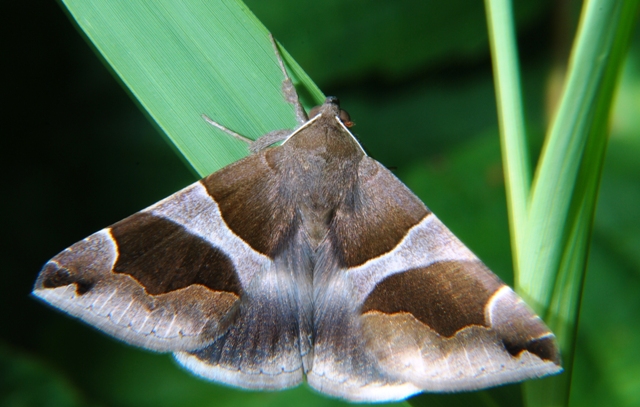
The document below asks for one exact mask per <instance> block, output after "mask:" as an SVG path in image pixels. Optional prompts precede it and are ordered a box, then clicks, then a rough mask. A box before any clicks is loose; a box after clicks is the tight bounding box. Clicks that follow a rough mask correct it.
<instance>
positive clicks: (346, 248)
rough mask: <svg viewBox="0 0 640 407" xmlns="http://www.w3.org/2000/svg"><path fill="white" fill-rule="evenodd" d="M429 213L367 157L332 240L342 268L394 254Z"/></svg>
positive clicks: (333, 228)
mask: <svg viewBox="0 0 640 407" xmlns="http://www.w3.org/2000/svg"><path fill="white" fill-rule="evenodd" d="M429 213H431V212H430V211H429V210H428V209H427V208H426V207H425V206H424V204H423V203H422V202H421V201H420V199H419V198H418V197H416V196H415V195H414V194H413V193H412V192H411V191H410V190H409V189H408V188H407V187H406V186H405V185H404V184H403V183H402V182H400V180H398V179H397V178H396V177H395V176H394V175H393V174H391V173H390V172H389V171H388V170H387V169H385V168H384V167H382V165H381V164H379V163H378V162H376V161H375V160H373V159H371V158H368V157H365V158H363V159H362V161H361V163H360V167H359V168H358V184H357V188H356V190H355V191H354V193H353V196H352V197H351V199H348V200H346V201H345V202H344V203H343V204H342V205H341V206H340V207H339V208H338V209H337V211H336V213H335V217H334V219H333V223H332V225H331V227H330V235H329V236H330V238H331V240H332V242H333V245H334V247H335V248H336V250H337V254H338V256H339V258H340V260H341V262H342V264H341V265H342V266H345V267H355V266H359V265H361V264H363V263H365V262H366V261H368V260H370V259H372V258H375V257H378V256H380V255H382V254H384V253H387V252H389V251H391V250H392V249H393V248H394V247H396V246H397V245H398V243H400V241H401V240H402V239H403V238H404V237H405V236H406V234H407V232H408V231H409V229H411V228H412V227H413V226H415V225H416V224H418V223H419V222H420V221H421V220H422V219H423V218H424V217H425V216H427V215H428V214H429Z"/></svg>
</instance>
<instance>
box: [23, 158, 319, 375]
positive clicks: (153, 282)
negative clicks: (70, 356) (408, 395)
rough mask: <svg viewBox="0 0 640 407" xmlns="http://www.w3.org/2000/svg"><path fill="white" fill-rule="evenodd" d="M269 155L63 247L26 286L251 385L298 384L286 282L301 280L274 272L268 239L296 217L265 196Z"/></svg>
mask: <svg viewBox="0 0 640 407" xmlns="http://www.w3.org/2000/svg"><path fill="white" fill-rule="evenodd" d="M267 153H268V151H267V152H263V153H259V154H254V155H252V156H249V157H247V158H246V159H244V160H241V161H239V162H237V163H234V164H232V165H230V166H228V167H225V168H224V169H222V170H220V171H218V172H216V173H214V174H212V175H210V176H209V177H207V178H205V179H203V180H201V181H199V182H196V183H194V184H192V185H191V186H189V187H187V188H185V189H183V190H182V191H179V192H177V193H176V194H174V195H171V196H170V197H168V198H166V199H165V200H163V201H161V202H159V203H157V204H155V205H153V206H151V207H149V208H147V209H145V210H143V211H141V212H139V213H137V214H135V215H133V216H131V217H129V218H126V219H124V220H123V221H121V222H118V223H116V224H114V225H112V226H111V227H108V228H105V229H103V230H101V231H99V232H98V233H96V234H94V235H92V236H90V237H88V238H86V239H84V240H82V241H80V242H78V243H76V244H75V245H73V246H71V247H70V248H68V249H66V250H65V251H63V252H62V253H60V254H58V255H57V256H56V257H54V258H53V259H51V260H50V261H49V262H48V263H47V264H46V265H45V267H44V268H43V270H42V272H41V274H40V276H39V277H38V280H37V281H36V285H35V288H34V294H35V295H36V296H38V297H39V298H41V299H43V300H45V301H47V302H49V303H50V304H52V305H54V306H56V307H58V308H60V309H62V310H64V311H66V312H68V313H69V314H71V315H73V316H76V317H78V318H80V319H82V320H84V321H86V322H88V323H90V324H92V325H94V326H96V327H97V328H98V329H101V330H103V331H105V332H107V333H109V334H111V335H113V336H115V337H117V338H119V339H122V340H124V341H125V342H128V343H131V344H134V345H138V346H142V347H145V348H148V349H152V350H156V351H177V352H179V354H178V355H177V357H178V360H179V361H181V362H182V363H183V364H185V365H186V366H187V367H188V368H190V369H192V370H194V371H195V372H196V373H198V374H200V375H202V376H205V377H208V378H211V379H215V380H219V381H223V382H225V383H229V384H234V385H239V386H243V387H257V388H262V387H272V388H277V387H283V386H290V385H293V384H295V383H297V382H299V381H300V380H301V378H302V360H301V356H300V355H301V351H300V347H301V344H300V329H299V318H300V317H299V316H298V315H299V314H300V312H303V311H300V310H299V309H298V308H299V304H300V300H299V295H298V294H297V293H296V292H293V291H292V288H294V287H295V286H296V285H297V284H301V285H304V282H303V281H301V280H300V279H298V280H295V281H294V278H295V276H292V275H291V274H290V273H289V274H287V273H284V272H282V270H283V266H282V262H283V261H282V260H278V258H279V257H278V255H277V253H276V249H275V248H278V249H280V248H281V247H282V245H271V243H270V242H271V241H270V240H269V238H268V237H269V236H281V240H280V241H282V240H285V238H286V237H289V233H290V232H289V231H291V230H295V224H294V219H293V218H292V217H287V214H286V212H287V211H289V213H293V209H292V208H287V207H286V205H283V204H282V203H280V202H276V201H274V199H276V198H277V195H278V194H277V192H276V190H277V189H278V188H279V183H278V182H277V181H273V180H274V179H277V177H276V176H275V175H277V174H274V173H273V171H275V170H274V168H272V167H270V166H269V165H268V163H267V161H266V156H267ZM247 199H249V200H250V201H253V202H259V205H257V206H253V207H252V206H251V205H250V204H247V202H246V200H247ZM274 212H278V214H279V215H280V218H279V219H280V221H273V218H272V217H271V216H272V215H273V213H274ZM247 224H248V225H250V226H251V228H252V229H251V230H248V229H246V225H247ZM243 227H244V229H242V228H243ZM247 233H248V234H247ZM252 236H253V237H252ZM276 243H278V241H276ZM298 257H299V256H298ZM295 261H297V262H298V263H300V264H301V263H303V260H302V259H300V258H296V260H295ZM301 271H302V270H301ZM307 286H309V287H310V282H307ZM301 291H302V292H304V287H303V289H302V290H301ZM307 301H310V299H307ZM306 329H307V330H308V328H306ZM305 346H306V347H307V349H308V348H309V345H308V344H306V345H305ZM212 349H217V350H220V352H222V357H220V356H219V355H218V356H216V355H213V353H215V352H213V351H212ZM252 350H253V353H252ZM220 352H219V353H220ZM256 352H257V353H259V352H263V354H262V357H256ZM283 368H284V369H285V370H286V372H287V375H286V376H287V378H286V380H283V379H282V377H283V375H282V374H281V373H282V372H283ZM212 372H217V373H212ZM220 372H222V373H220Z"/></svg>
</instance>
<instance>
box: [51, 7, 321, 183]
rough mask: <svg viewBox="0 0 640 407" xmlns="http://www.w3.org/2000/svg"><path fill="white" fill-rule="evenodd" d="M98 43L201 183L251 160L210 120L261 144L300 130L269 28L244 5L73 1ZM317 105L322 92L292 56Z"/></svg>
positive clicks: (299, 81) (84, 27) (302, 85)
mask: <svg viewBox="0 0 640 407" xmlns="http://www.w3.org/2000/svg"><path fill="white" fill-rule="evenodd" d="M63 2H64V4H65V5H66V7H67V8H68V10H69V12H70V13H71V15H72V16H73V18H74V19H75V20H76V22H77V23H78V25H79V26H80V28H81V29H82V30H83V31H84V32H85V34H86V35H87V37H88V38H89V39H90V41H91V43H92V44H93V45H94V46H95V47H96V49H97V50H98V51H99V52H100V54H102V56H103V57H104V59H105V60H106V61H107V63H108V64H109V66H110V67H111V68H112V69H113V70H114V72H115V73H116V74H117V75H118V77H119V78H120V79H121V80H122V82H123V83H124V84H125V85H126V87H127V88H128V89H129V91H130V92H131V93H132V94H133V96H134V97H135V99H136V100H137V101H138V102H139V103H140V105H141V107H142V108H143V109H144V111H146V112H147V113H148V114H149V116H151V118H152V119H153V120H154V121H155V122H156V123H157V124H158V126H159V127H160V129H161V130H162V131H163V132H164V134H165V135H166V136H167V137H168V138H169V140H170V141H171V143H172V144H173V145H174V146H175V147H176V149H177V150H178V151H179V152H180V153H181V154H182V155H183V156H184V157H185V158H186V160H187V161H188V162H189V163H190V165H191V166H192V167H193V168H194V169H195V170H196V172H197V173H198V174H200V175H201V176H204V175H208V174H209V173H211V172H213V171H215V170H217V169H219V168H221V167H223V166H224V165H227V164H229V163H231V162H233V161H235V160H237V159H238V158H240V157H242V156H243V155H246V154H247V149H246V146H245V145H244V144H243V143H242V142H239V141H238V140H235V139H233V138H231V137H229V136H227V135H226V134H224V133H222V132H220V131H219V130H217V129H214V128H213V127H212V126H210V125H208V124H206V123H205V122H204V121H203V120H202V118H201V115H202V114H207V115H208V116H209V117H211V118H212V119H214V120H216V121H218V122H219V123H221V124H224V125H225V126H227V127H229V128H231V129H233V130H235V131H237V132H239V133H241V134H244V135H246V136H248V137H249V138H253V139H255V138H257V137H259V136H261V135H262V134H265V133H267V132H269V131H271V130H276V129H282V128H290V127H293V126H294V125H295V124H296V123H295V116H294V113H293V109H292V106H291V105H290V104H288V103H287V102H285V101H284V99H283V97H282V93H281V83H282V79H283V78H282V73H281V72H280V69H279V67H278V65H277V63H276V58H275V54H274V52H273V48H272V46H271V43H270V42H269V38H268V32H267V29H266V28H265V27H264V26H263V25H262V24H261V23H260V22H259V21H258V20H257V19H256V17H255V16H254V15H253V14H252V13H251V11H250V10H249V9H248V8H247V7H246V6H245V5H244V4H243V3H242V2H241V1H238V0H193V1H188V2H171V1H158V2H136V1H128V0H96V1H84V0H63ZM286 61H287V62H288V64H289V66H291V67H292V71H293V72H294V73H295V75H294V80H296V81H297V85H298V86H299V87H300V88H301V89H304V90H306V91H305V92H304V94H305V95H309V98H308V99H309V100H310V101H311V103H313V102H316V103H318V102H322V100H323V97H322V93H321V92H320V91H319V90H318V88H317V87H316V86H315V85H314V84H313V83H312V82H311V80H310V79H309V78H308V77H307V76H306V74H304V72H302V70H301V69H300V68H299V67H298V66H297V64H296V63H295V62H294V61H293V60H292V59H291V58H290V57H288V55H287V56H286Z"/></svg>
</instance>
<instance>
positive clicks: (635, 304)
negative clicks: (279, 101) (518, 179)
mask: <svg viewBox="0 0 640 407" xmlns="http://www.w3.org/2000/svg"><path fill="white" fill-rule="evenodd" d="M516 3H517V5H516V14H517V16H518V36H519V45H520V53H521V65H522V70H523V85H524V92H525V96H526V103H525V105H526V108H527V119H528V128H529V130H530V136H531V139H532V142H531V145H532V151H534V152H536V151H537V149H538V148H539V147H540V144H541V140H542V136H543V132H544V128H545V126H546V122H545V120H546V115H547V114H546V111H547V110H546V103H547V100H548V99H547V98H548V97H549V89H550V87H549V83H550V72H552V71H553V69H555V68H558V67H559V65H558V62H562V61H565V60H566V55H567V52H568V45H569V44H570V41H571V37H572V35H573V30H574V29H575V22H576V19H577V11H578V7H576V5H575V4H573V3H576V2H573V3H571V2H568V3H566V2H551V1H538V0H530V1H517V2H516ZM247 4H248V5H249V7H250V8H251V9H252V10H253V11H254V12H255V13H256V14H257V16H258V17H259V18H260V19H261V20H262V21H263V23H264V24H265V25H266V26H267V28H268V29H269V30H271V31H272V32H273V33H274V35H275V36H276V37H277V38H278V40H279V41H280V42H281V43H282V44H283V45H284V47H285V48H287V50H288V51H289V52H290V53H291V54H292V55H293V57H294V58H296V59H297V61H298V62H299V63H300V64H301V65H302V67H303V68H304V69H305V70H306V71H307V72H308V73H309V74H310V76H311V77H312V78H313V79H314V80H315V81H316V83H317V84H318V85H319V86H320V88H321V89H322V90H323V91H324V92H325V94H327V95H336V96H339V97H340V99H341V101H342V105H343V107H344V108H345V109H347V110H348V111H349V112H350V113H351V117H352V119H353V120H354V121H355V122H356V124H357V125H356V127H355V128H354V130H355V132H356V134H357V135H359V137H360V139H361V141H362V142H363V144H364V145H365V146H366V148H367V149H368V150H369V152H370V153H371V155H373V156H374V157H375V158H377V159H378V160H380V161H382V162H383V163H384V164H385V165H387V166H389V167H393V168H395V172H396V174H397V175H398V176H399V177H401V178H402V179H403V180H404V181H405V182H406V183H407V184H408V185H409V186H410V187H411V188H412V189H413V190H414V191H415V192H416V193H417V194H418V195H419V196H421V198H422V199H423V200H424V201H425V202H426V204H427V205H428V206H429V207H430V208H431V209H432V210H433V211H434V212H436V213H437V214H438V216H439V217H440V218H441V219H442V220H443V221H444V222H445V223H446V224H447V225H448V226H449V227H450V228H451V229H452V230H453V231H454V232H455V233H456V234H458V235H459V236H460V237H461V238H462V240H463V241H464V242H466V243H467V244H468V245H469V246H470V247H471V248H472V250H474V251H475V252H476V253H477V254H478V255H479V256H480V257H481V258H482V259H483V260H484V261H485V262H486V263H487V264H488V265H489V266H490V267H491V268H492V269H494V270H495V271H496V272H497V273H498V274H500V275H501V277H502V278H503V279H505V280H506V281H508V282H511V279H512V277H511V260H510V257H509V238H508V227H507V217H506V206H505V203H504V184H503V181H502V173H501V171H502V169H501V164H500V151H499V145H498V137H497V121H496V111H495V100H494V96H493V82H492V78H491V65H490V56H489V53H488V46H487V38H486V37H487V34H486V22H485V17H484V10H483V4H482V2H481V1H464V0H457V1H449V2H442V1H440V2H432V1H429V2H417V1H415V2H403V1H398V2H380V1H337V0H336V1H333V0H332V1H324V2H308V1H292V0H287V1H282V0H279V1H275V0H274V1H269V2H265V1H260V0H252V1H249V2H247ZM2 16H3V17H4V21H3V28H4V30H5V35H4V36H3V38H4V44H5V45H4V47H3V48H4V53H3V56H4V58H3V62H4V64H3V66H4V70H5V75H4V85H3V87H4V89H5V91H4V92H3V96H4V97H3V99H4V101H5V103H4V107H3V109H2V115H3V119H2V126H3V130H2V134H3V137H2V150H1V151H2V186H3V188H2V191H3V192H2V208H1V209H2V226H3V228H2V232H3V233H2V239H3V240H2V254H3V258H2V277H3V280H2V283H0V407H4V406H41V405H43V406H44V405H52V406H58V405H59V406H65V405H69V406H72V405H100V406H120V405H122V406H144V405H149V406H151V405H153V406H191V405H193V406H196V405H197V406H205V405H207V406H208V405H211V406H223V405H224V406H226V405H254V406H263V405H283V404H287V403H291V405H294V404H295V405H300V403H302V404H303V405H321V404H322V405H330V404H333V403H334V402H333V401H331V400H328V399H325V398H323V397H321V396H316V395H315V394H313V393H312V392H311V391H309V390H308V389H306V388H305V387H301V388H298V389H296V390H292V391H289V392H287V393H286V395H284V396H282V395H281V394H280V393H245V392H241V391H236V390H228V389H226V388H224V387H220V386H217V385H213V384H209V383H205V382H203V381H200V380H198V379H195V378H193V377H192V376H191V375H190V374H188V373H186V372H184V371H183V370H182V369H180V368H179V367H177V365H176V364H175V363H173V362H172V361H171V358H170V357H169V356H166V355H164V356H163V355H156V354H152V353H149V352H145V351H140V350H137V349H134V348H131V347H128V346H126V345H123V344H121V343H119V342H117V341H115V340H112V339H110V338H108V337H106V336H105V335H102V334H100V333H99V332H97V331H95V330H94V329H92V328H90V327H88V326H86V325H84V324H81V323H78V322H77V321H74V320H72V319H70V318H67V317H65V316H64V315H62V314H60V313H58V312H56V311H54V310H52V309H49V308H48V307H46V306H45V305H43V304H41V303H39V302H37V301H35V300H34V299H33V298H31V297H29V292H30V290H31V287H32V284H33V282H34V280H35V277H36V275H37V273H38V271H39V269H40V267H41V266H42V264H44V262H46V260H48V259H49V258H50V257H52V256H53V255H55V254H56V253H58V252H59V251H61V250H62V249H64V248H65V247H67V246H69V245H70V244H72V243H74V242H76V241H78V240H80V239H82V238H84V237H86V236H87V235H89V234H91V233H93V232H95V231H96V230H98V229H101V228H102V227H104V226H106V225H109V224H111V223H113V222H115V221H117V220H120V219H122V218H124V217H126V216H128V215H130V214H132V213H133V212H136V211H138V210H140V209H142V208H144V207H145V206H147V205H150V204H152V203H154V202H155V201H157V200H159V199H161V198H163V197H165V196H167V195H169V194H171V193H172V192H175V191H176V190H178V189H180V188H181V187H184V186H185V185H187V184H189V183H191V182H193V181H194V180H195V179H196V178H195V176H194V175H193V174H192V173H191V172H190V170H189V169H187V168H186V167H185V166H184V164H183V163H182V161H181V160H180V158H178V157H177V156H176V155H175V154H174V152H173V150H172V149H171V148H170V147H169V146H168V145H167V144H166V142H165V141H164V139H163V138H162V137H160V136H159V135H158V134H157V132H156V130H155V128H154V127H153V125H152V124H150V123H149V122H148V121H147V119H146V118H145V116H144V114H142V113H141V112H140V111H139V110H138V108H137V107H136V104H135V103H134V102H133V101H132V100H130V98H129V97H128V95H127V93H126V91H124V90H123V89H122V88H121V87H120V85H119V83H118V81H117V80H116V79H114V78H113V77H112V76H111V74H110V73H109V70H108V69H107V68H105V66H103V64H102V63H101V61H100V59H99V58H98V57H97V56H96V55H95V53H94V52H93V50H92V48H91V46H89V45H88V44H87V43H86V42H85V41H84V40H83V37H82V35H81V34H80V33H79V32H77V31H76V30H75V28H74V24H73V23H72V22H71V21H70V20H69V19H68V18H67V16H66V14H65V12H64V11H63V9H62V8H61V7H60V6H59V5H58V4H57V3H55V2H53V1H38V2H36V1H24V2H11V3H6V5H3V13H2ZM636 34H638V33H636ZM635 37H636V38H635V42H634V43H633V44H632V49H631V55H630V58H631V60H632V62H633V63H635V65H633V66H635V68H640V38H639V37H640V36H639V35H636V36H635ZM629 71H630V72H629V73H628V75H627V76H626V82H625V86H627V87H628V88H627V93H624V92H623V94H624V95H626V99H624V103H625V105H624V106H621V107H620V108H619V109H618V111H620V112H621V113H620V115H619V116H616V117H617V118H618V120H617V121H615V122H614V124H613V126H612V134H613V135H612V138H611V143H610V148H609V152H608V157H607V162H606V165H605V172H604V174H603V184H602V191H601V197H600V203H599V207H598V214H597V218H596V221H595V229H594V234H593V246H592V255H591V258H590V263H589V272H588V275H587V280H586V287H585V296H584V302H583V308H582V311H583V313H582V318H581V324H580V331H579V335H578V348H577V360H576V370H575V381H574V387H573V389H572V405H575V406H601V405H607V406H634V405H639V404H640V352H639V351H638V349H637V348H638V344H640V215H639V210H640V158H638V157H639V156H640V126H639V125H638V116H640V69H636V70H633V69H629ZM629 89H635V90H637V91H638V92H639V93H637V94H635V97H634V96H633V95H634V94H633V92H631V96H629ZM517 391H518V388H517V386H510V388H508V389H506V390H505V391H498V392H492V393H490V396H488V397H497V398H501V397H509V396H510V395H511V396H512V397H513V395H512V393H515V397H517ZM425 399H426V400H424V401H422V400H421V401H418V402H419V403H422V402H424V403H425V404H426V403H427V402H429V403H430V405H440V403H442V404H446V403H448V402H449V398H448V396H426V397H425ZM512 401H513V400H512ZM335 404H338V402H335Z"/></svg>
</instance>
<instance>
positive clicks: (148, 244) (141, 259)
mask: <svg viewBox="0 0 640 407" xmlns="http://www.w3.org/2000/svg"><path fill="white" fill-rule="evenodd" d="M111 235H112V236H113V238H114V240H115V242H116V244H117V247H118V253H119V255H118V260H117V261H116V263H115V265H114V267H113V271H114V272H116V273H123V274H129V275H130V276H132V277H133V278H135V279H136V280H138V281H139V282H140V284H142V286H143V287H144V288H145V290H146V292H147V293H149V294H151V295H158V294H165V293H168V292H171V291H175V290H178V289H181V288H185V287H188V286H190V285H193V284H201V285H203V286H205V287H207V288H209V289H211V290H213V291H225V292H230V293H234V294H236V295H240V293H241V286H240V281H239V280H238V276H237V275H236V272H235V268H234V266H233V263H232V262H231V260H230V259H229V258H228V257H227V256H226V255H225V254H224V253H223V252H222V251H221V250H219V249H217V248H215V247H213V246H211V244H209V243H208V242H206V241H205V240H203V239H201V238H199V237H198V236H195V235H192V234H191V233H188V232H187V230H186V229H185V228H184V227H182V226H181V225H178V224H176V223H174V222H171V221H170V220H168V219H165V218H161V217H158V216H154V215H151V214H149V213H144V212H140V213H137V214H135V215H132V216H130V217H128V218H127V219H124V220H122V221H120V222H118V223H116V224H114V225H113V226H111Z"/></svg>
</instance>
